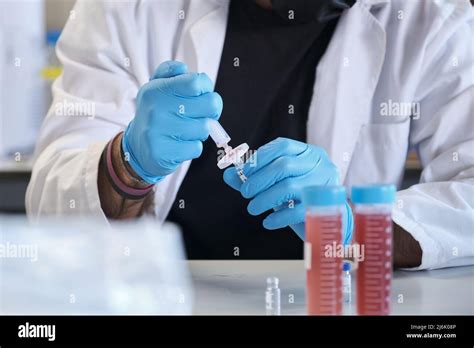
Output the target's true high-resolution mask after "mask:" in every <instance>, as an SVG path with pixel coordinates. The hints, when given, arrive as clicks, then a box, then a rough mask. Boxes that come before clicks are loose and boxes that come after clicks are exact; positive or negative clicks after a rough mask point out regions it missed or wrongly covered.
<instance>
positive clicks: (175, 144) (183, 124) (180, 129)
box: [122, 61, 222, 184]
mask: <svg viewBox="0 0 474 348" xmlns="http://www.w3.org/2000/svg"><path fill="white" fill-rule="evenodd" d="M187 70H188V68H187V66H186V65H185V64H184V63H180V62H176V61H168V62H164V63H162V64H161V65H160V66H159V67H158V69H157V70H156V72H155V73H154V75H153V76H152V78H151V80H150V82H148V83H146V84H145V85H144V86H143V87H142V88H141V89H140V91H139V92H138V96H137V112H136V115H135V118H134V119H133V120H132V121H131V122H130V124H129V125H128V127H127V129H126V130H125V132H124V135H123V139H122V149H123V152H124V154H125V158H126V159H127V160H128V161H129V164H130V166H131V167H132V169H133V170H134V171H135V172H136V173H137V174H138V175H139V176H140V177H141V178H142V179H143V180H145V181H146V182H148V183H150V184H154V183H156V182H158V181H159V180H161V179H162V178H163V177H165V176H166V175H168V174H170V173H172V172H174V171H175V170H176V169H177V168H178V166H179V165H180V164H181V163H182V162H184V161H187V160H191V159H193V158H197V157H199V156H200V155H201V153H202V142H203V141H204V140H206V139H207V137H208V136H209V130H208V126H207V119H208V118H213V119H218V118H219V117H220V115H221V112H222V98H221V97H220V96H219V94H217V93H215V92H213V84H212V81H211V80H210V79H209V77H208V76H207V75H206V74H199V73H188V72H187Z"/></svg>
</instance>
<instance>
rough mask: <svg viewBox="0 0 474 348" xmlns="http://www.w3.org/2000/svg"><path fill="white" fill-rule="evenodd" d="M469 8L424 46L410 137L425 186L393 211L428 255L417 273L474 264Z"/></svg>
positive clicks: (404, 195) (404, 196)
mask: <svg viewBox="0 0 474 348" xmlns="http://www.w3.org/2000/svg"><path fill="white" fill-rule="evenodd" d="M465 5H466V6H469V3H468V2H467V1H466V2H465ZM466 6H464V8H462V6H460V7H457V8H455V9H454V10H453V11H452V12H451V13H450V14H449V15H446V17H445V18H443V20H442V21H441V19H440V20H439V22H437V23H436V24H437V25H438V30H437V31H436V32H435V33H434V34H433V35H432V37H431V38H430V40H429V41H428V42H427V45H426V46H425V48H424V49H425V52H424V56H425V57H426V58H425V62H424V64H423V66H422V71H421V74H420V81H419V85H418V90H417V95H416V99H417V101H419V103H420V116H419V118H418V119H413V120H412V126H411V134H410V141H411V144H412V146H414V147H415V149H416V150H417V152H418V155H419V158H420V161H421V164H422V166H423V171H422V175H421V180H420V183H419V184H417V185H414V186H412V187H410V188H409V189H406V190H402V191H400V192H398V194H397V202H396V206H395V208H394V211H393V220H394V221H395V223H397V224H398V225H400V226H401V227H403V228H404V229H405V230H406V231H408V232H409V233H410V234H411V235H412V236H413V237H414V238H415V239H416V240H417V241H418V242H419V243H420V246H421V248H422V250H423V257H422V263H421V265H420V266H419V267H417V268H412V269H413V270H416V269H431V268H441V267H449V266H460V265H467V264H472V263H474V126H473V125H474V114H473V112H474V87H473V77H474V71H473V67H474V59H473V48H472V38H473V37H474V32H473V31H474V30H473V16H472V10H471V9H469V10H466ZM445 14H446V13H445Z"/></svg>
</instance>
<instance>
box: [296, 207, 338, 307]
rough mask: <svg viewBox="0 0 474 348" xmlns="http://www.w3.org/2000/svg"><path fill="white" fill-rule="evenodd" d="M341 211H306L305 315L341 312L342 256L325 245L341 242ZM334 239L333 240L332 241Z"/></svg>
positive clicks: (332, 245)
mask: <svg viewBox="0 0 474 348" xmlns="http://www.w3.org/2000/svg"><path fill="white" fill-rule="evenodd" d="M341 228H342V214H341V213H340V212H337V213H335V214H329V215H322V214H317V213H315V212H311V211H308V212H307V214H306V243H305V263H306V281H307V284H306V292H307V294H306V298H307V305H308V314H309V315H340V314H342V259H341V258H340V257H337V254H336V251H335V250H333V252H334V253H333V255H332V256H329V255H328V253H327V246H331V249H333V247H334V245H336V246H338V245H341V243H342V237H341V236H342V232H341ZM334 243H335V244H334Z"/></svg>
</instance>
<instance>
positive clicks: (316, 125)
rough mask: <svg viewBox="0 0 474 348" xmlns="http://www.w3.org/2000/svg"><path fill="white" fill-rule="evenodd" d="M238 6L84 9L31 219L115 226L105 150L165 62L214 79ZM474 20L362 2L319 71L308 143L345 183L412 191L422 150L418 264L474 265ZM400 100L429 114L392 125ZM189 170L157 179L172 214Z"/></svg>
mask: <svg viewBox="0 0 474 348" xmlns="http://www.w3.org/2000/svg"><path fill="white" fill-rule="evenodd" d="M228 3H229V2H228V0H207V1H206V0H192V1H186V0H179V1H178V0H159V1H138V0H136V1H110V2H107V1H81V0H80V1H78V2H77V4H76V6H75V8H74V11H73V12H72V13H71V18H70V19H69V21H68V23H67V25H66V27H65V30H64V32H63V34H62V36H61V39H60V40H59V44H58V49H57V53H58V55H59V58H60V59H61V61H62V63H63V65H64V73H63V74H62V76H61V77H60V78H59V79H58V80H57V81H56V83H55V84H54V87H53V89H54V102H53V106H52V108H51V110H50V112H49V114H48V116H47V118H46V120H45V122H44V124H43V127H42V131H41V136H40V139H39V143H38V146H37V158H36V162H35V165H34V169H33V175H32V179H31V182H30V185H29V187H28V192H27V198H26V203H27V211H28V213H29V215H30V216H32V217H39V216H40V215H44V214H72V213H73V214H83V215H91V214H92V215H95V216H99V217H100V218H103V219H104V220H105V219H106V217H105V215H104V213H103V211H102V210H101V207H100V201H99V194H98V189H97V172H98V163H99V158H100V156H101V153H102V150H103V149H104V146H105V145H106V143H107V142H108V141H109V140H110V139H111V138H112V137H113V136H114V135H115V134H116V133H118V132H119V131H121V130H122V129H124V127H125V126H126V125H127V124H128V123H129V122H130V120H131V119H132V118H133V116H134V112H135V97H136V94H137V91H138V89H139V88H140V86H141V85H143V84H144V83H146V82H147V81H148V79H149V76H150V75H151V74H152V72H153V71H154V70H155V68H156V67H157V66H158V65H159V64H160V63H161V62H163V61H165V60H169V59H176V60H180V61H184V62H186V63H187V64H188V66H189V67H190V69H191V70H194V71H202V72H206V73H207V74H208V75H209V76H210V77H211V79H212V80H214V81H215V79H216V75H217V71H218V67H219V63H220V56H221V53H222V47H223V43H224V38H225V30H226V22H227V13H228ZM183 16H184V19H182V18H183ZM473 23H474V22H473V12H472V8H471V6H470V4H469V1H467V0H451V1H449V0H446V1H442V0H433V1H431V0H425V1H418V0H393V1H390V0H359V1H358V2H357V3H356V4H355V5H354V6H353V7H352V8H351V9H349V10H347V11H346V12H345V13H344V14H343V15H342V17H341V18H340V21H339V23H338V26H337V28H336V31H335V33H334V36H333V38H332V40H331V42H330V44H329V46H328V48H327V51H326V53H325V55H324V56H323V58H322V59H321V61H320V62H319V65H318V67H317V72H316V82H315V87H314V92H313V99H312V103H311V106H310V110H309V119H308V127H307V129H308V134H307V142H308V143H311V144H316V145H319V146H321V147H323V148H324V149H326V151H327V152H328V154H329V156H330V158H331V159H332V161H333V162H334V163H335V164H336V165H337V166H338V167H339V169H340V176H341V178H340V179H341V182H343V183H344V184H345V185H347V186H349V187H350V186H351V185H354V184H367V183H375V182H386V183H397V184H398V185H399V184H400V182H401V179H402V175H403V172H404V164H405V159H406V154H407V151H408V149H409V147H414V148H415V149H416V150H417V151H418V154H419V157H420V159H421V163H422V165H423V168H424V169H423V173H422V177H421V183H420V184H418V185H414V186H412V187H411V188H409V189H406V190H401V191H399V192H398V193H397V203H396V204H395V206H394V210H393V220H394V221H395V222H396V223H397V224H399V225H400V226H402V227H403V228H404V229H405V230H407V231H409V232H410V233H411V234H412V235H413V237H414V238H415V239H416V240H417V241H418V242H419V243H420V245H421V248H422V249H423V258H422V264H421V266H420V267H419V269H428V268H438V267H446V266H455V265H464V264H471V263H474V210H473V207H474V127H473V122H474V118H473V106H474V105H473V103H474V101H473V99H474V98H473V92H474V88H473V62H474V59H473V52H472V38H473V37H474V36H473ZM249 83H252V81H249ZM388 100H392V101H395V102H418V103H420V104H419V105H420V106H421V115H420V117H419V119H414V118H413V117H408V116H388V117H387V116H385V117H381V116H380V109H381V103H384V102H387V101H388ZM64 101H67V102H69V103H77V104H76V105H81V104H80V103H93V105H94V107H95V113H96V116H95V117H94V118H93V119H90V118H85V117H66V116H56V115H54V112H55V105H56V104H57V103H64ZM224 105H225V101H224ZM262 145H263V144H262ZM189 164H190V163H189V162H188V163H184V164H183V165H182V166H181V167H180V168H179V169H178V170H177V171H176V172H175V173H174V174H172V175H170V176H168V177H167V178H166V179H164V180H163V181H162V182H160V183H158V184H157V185H156V195H155V196H156V197H155V210H156V214H157V216H158V218H159V219H160V220H164V219H165V218H166V216H167V214H168V212H169V210H170V206H171V205H172V203H173V201H174V199H175V196H176V193H177V190H178V188H179V186H180V184H181V182H182V180H183V178H184V176H185V175H186V171H187V170H188V168H189ZM210 209H211V208H210ZM184 233H186V231H184Z"/></svg>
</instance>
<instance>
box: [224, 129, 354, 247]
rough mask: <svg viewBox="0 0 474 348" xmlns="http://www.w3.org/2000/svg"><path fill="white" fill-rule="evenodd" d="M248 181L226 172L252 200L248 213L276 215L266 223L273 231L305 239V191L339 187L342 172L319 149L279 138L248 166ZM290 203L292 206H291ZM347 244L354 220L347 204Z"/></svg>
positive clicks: (232, 183)
mask: <svg viewBox="0 0 474 348" xmlns="http://www.w3.org/2000/svg"><path fill="white" fill-rule="evenodd" d="M243 170H244V174H245V176H247V181H246V182H245V183H243V184H242V182H241V181H240V179H239V177H238V175H237V173H236V170H235V168H228V169H227V170H226V171H225V172H224V181H225V182H226V183H227V184H228V185H229V186H231V187H232V188H234V189H236V190H238V191H240V192H241V193H242V196H244V197H245V198H248V199H251V201H250V203H249V205H248V207H247V210H248V212H249V213H250V214H252V215H260V214H262V213H264V212H266V211H267V210H271V209H273V210H274V212H273V213H272V214H270V215H268V216H267V217H266V218H265V220H263V226H264V227H265V228H267V229H269V230H274V229H278V228H283V227H286V226H290V227H291V228H292V229H293V230H294V231H295V232H296V234H297V235H298V236H299V237H300V238H301V239H303V240H304V220H305V207H304V206H303V204H302V202H301V197H302V189H303V188H304V187H305V186H312V185H337V184H338V181H339V172H338V169H337V167H336V166H335V165H334V164H333V163H332V162H331V161H330V160H329V158H328V155H327V154H326V152H325V151H324V150H323V149H322V148H320V147H317V146H314V145H309V144H305V143H302V142H299V141H296V140H291V139H286V138H278V139H275V140H273V141H271V142H269V143H268V144H266V145H263V146H262V147H260V148H259V149H258V150H257V151H256V152H255V153H254V154H253V155H252V156H251V157H250V158H249V160H248V161H247V162H246V163H245V165H244V169H243ZM288 202H290V205H289V204H288ZM344 215H345V216H344V226H343V229H344V231H345V233H344V238H343V241H344V244H347V243H349V241H350V240H351V238H352V225H353V217H352V211H351V208H350V207H349V204H347V203H346V212H345V214H344Z"/></svg>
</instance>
